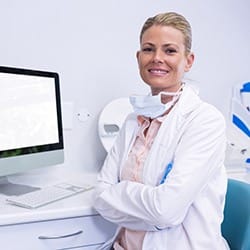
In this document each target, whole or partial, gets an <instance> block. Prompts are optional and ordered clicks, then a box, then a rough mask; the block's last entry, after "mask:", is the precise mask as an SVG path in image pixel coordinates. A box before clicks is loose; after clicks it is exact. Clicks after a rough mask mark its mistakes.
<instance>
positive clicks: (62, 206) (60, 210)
mask: <svg viewBox="0 0 250 250" xmlns="http://www.w3.org/2000/svg"><path fill="white" fill-rule="evenodd" d="M228 178H234V179H238V180H241V181H244V182H247V183H250V172H247V171H246V170H245V169H230V170H228ZM29 179H30V178H29ZM40 179H42V178H41V176H39V180H40ZM69 180H74V181H73V182H74V183H76V184H77V183H78V184H81V183H84V182H86V181H85V180H87V181H88V183H89V184H93V186H94V185H95V183H96V174H86V173H84V174H80V175H78V176H77V178H75V177H74V178H73V177H71V178H69ZM20 182H22V181H20ZM24 182H25V181H24ZM50 182H51V181H50V180H49V179H47V182H46V183H47V184H50ZM35 183H36V184H39V181H38V180H35ZM40 183H42V181H40ZM38 186H39V185H38ZM92 197H93V190H89V191H86V192H83V193H80V194H77V195H75V196H72V197H68V198H66V199H62V200H60V201H57V202H54V203H51V204H48V205H46V206H43V207H41V208H37V209H27V208H21V207H18V206H14V205H11V204H8V203H7V202H6V201H5V199H6V196H4V195H0V226H4V225H5V226H6V225H12V224H19V223H30V222H37V221H39V222H40V221H46V220H56V219H66V218H72V217H78V216H89V215H97V214H98V213H97V212H96V211H95V210H94V208H93V206H92V205H93V199H92Z"/></svg>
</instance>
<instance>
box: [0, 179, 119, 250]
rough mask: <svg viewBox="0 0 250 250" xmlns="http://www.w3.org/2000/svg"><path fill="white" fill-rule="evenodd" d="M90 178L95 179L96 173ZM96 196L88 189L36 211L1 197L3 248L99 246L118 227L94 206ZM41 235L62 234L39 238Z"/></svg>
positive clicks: (41, 249)
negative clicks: (8, 202)
mask: <svg viewBox="0 0 250 250" xmlns="http://www.w3.org/2000/svg"><path fill="white" fill-rule="evenodd" d="M86 178H87V179H88V180H91V179H92V181H93V180H94V179H95V178H93V176H85V178H84V179H86ZM92 195H93V190H90V191H86V192H84V193H81V194H78V195H75V196H72V197H69V198H66V199H63V200H60V201H58V202H55V203H52V204H49V205H46V206H44V207H41V208H39V209H34V210H29V209H25V208H21V207H16V206H13V205H10V204H6V202H5V198H6V197H5V196H3V195H2V196H0V204H1V206H0V244H1V247H0V248H1V249H4V250H29V249H32V250H33V249H34V250H48V249H50V250H52V249H53V250H54V249H75V250H80V249H85V250H93V249H97V247H98V246H99V245H101V244H102V243H103V242H105V241H106V240H107V239H109V238H110V237H111V235H112V234H113V233H114V231H115V229H116V227H115V225H113V224H112V223H110V222H108V221H106V220H104V219H103V218H102V217H101V216H100V215H98V214H97V212H96V211H95V210H94V209H93V208H92V204H93V203H92ZM71 234H76V235H73V236H70V235H71ZM40 236H46V237H52V236H59V237H58V238H57V239H39V237H40ZM65 236H67V237H65Z"/></svg>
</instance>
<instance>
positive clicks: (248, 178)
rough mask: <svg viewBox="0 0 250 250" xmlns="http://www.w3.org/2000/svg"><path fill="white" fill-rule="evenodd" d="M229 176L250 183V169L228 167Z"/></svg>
mask: <svg viewBox="0 0 250 250" xmlns="http://www.w3.org/2000/svg"><path fill="white" fill-rule="evenodd" d="M227 174H228V178H232V179H237V180H240V181H244V182H247V183H250V171H247V170H246V169H244V168H232V169H230V168H229V169H227Z"/></svg>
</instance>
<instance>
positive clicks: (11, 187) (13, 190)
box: [0, 176, 40, 196]
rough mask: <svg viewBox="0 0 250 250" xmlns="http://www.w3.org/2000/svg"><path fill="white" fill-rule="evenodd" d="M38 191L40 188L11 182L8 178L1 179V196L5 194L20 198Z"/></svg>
mask: <svg viewBox="0 0 250 250" xmlns="http://www.w3.org/2000/svg"><path fill="white" fill-rule="evenodd" d="M38 189H40V188H39V187H32V186H28V185H24V184H17V183H13V182H10V181H9V180H8V178H7V177H6V176H4V177H0V194H4V195H6V196H13V195H16V196H18V195H22V194H26V193H30V192H33V191H35V190H38Z"/></svg>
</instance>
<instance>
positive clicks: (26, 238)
mask: <svg viewBox="0 0 250 250" xmlns="http://www.w3.org/2000/svg"><path fill="white" fill-rule="evenodd" d="M115 230H116V226H115V225H114V224H112V223H110V222H108V221H106V220H104V219H103V218H102V217H101V216H100V215H91V216H80V217H72V218H64V219H58V220H47V221H39V222H32V223H21V224H13V225H4V226H0V244H1V249H4V250H28V249H32V250H55V249H75V250H87V249H88V250H93V249H97V247H98V246H100V245H101V244H103V243H104V242H105V241H106V240H108V239H109V238H110V237H111V236H112V234H113V233H114V232H115Z"/></svg>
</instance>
